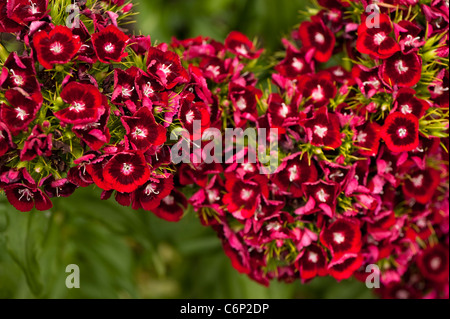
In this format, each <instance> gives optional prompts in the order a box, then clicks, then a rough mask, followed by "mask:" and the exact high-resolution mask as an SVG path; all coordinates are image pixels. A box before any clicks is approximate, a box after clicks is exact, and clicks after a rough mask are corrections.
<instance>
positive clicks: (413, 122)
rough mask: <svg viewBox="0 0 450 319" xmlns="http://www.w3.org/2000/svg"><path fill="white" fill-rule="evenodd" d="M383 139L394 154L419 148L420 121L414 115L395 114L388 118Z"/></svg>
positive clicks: (383, 131)
mask: <svg viewBox="0 0 450 319" xmlns="http://www.w3.org/2000/svg"><path fill="white" fill-rule="evenodd" d="M381 137H382V139H383V140H384V141H385V142H386V145H387V147H388V148H389V149H390V150H391V151H392V152H397V153H398V152H407V151H412V150H414V149H415V148H416V147H417V146H419V120H418V119H417V117H416V116H414V115H413V114H403V113H401V112H394V113H391V114H389V116H388V117H387V118H386V120H385V122H384V125H383V127H382V128H381Z"/></svg>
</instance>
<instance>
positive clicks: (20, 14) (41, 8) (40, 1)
mask: <svg viewBox="0 0 450 319" xmlns="http://www.w3.org/2000/svg"><path fill="white" fill-rule="evenodd" d="M6 2H7V3H8V4H7V8H8V18H10V19H11V20H14V21H15V22H17V23H19V24H22V25H26V24H28V23H29V22H31V21H38V20H41V19H42V18H43V17H44V16H45V15H46V14H47V6H48V0H7V1H6Z"/></svg>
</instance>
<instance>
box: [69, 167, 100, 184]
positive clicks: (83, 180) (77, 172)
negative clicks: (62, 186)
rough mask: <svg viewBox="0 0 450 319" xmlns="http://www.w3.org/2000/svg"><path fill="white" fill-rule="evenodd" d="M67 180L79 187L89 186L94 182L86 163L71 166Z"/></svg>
mask: <svg viewBox="0 0 450 319" xmlns="http://www.w3.org/2000/svg"><path fill="white" fill-rule="evenodd" d="M67 180H68V181H69V182H71V183H72V184H74V185H76V186H78V187H87V186H89V185H91V184H93V183H94V181H93V180H92V177H91V175H89V173H88V172H87V170H86V164H85V163H81V164H79V165H77V166H73V167H71V168H70V169H69V171H68V172H67Z"/></svg>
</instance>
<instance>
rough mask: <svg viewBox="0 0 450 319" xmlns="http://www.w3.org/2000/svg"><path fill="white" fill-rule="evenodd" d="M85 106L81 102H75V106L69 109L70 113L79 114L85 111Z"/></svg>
mask: <svg viewBox="0 0 450 319" xmlns="http://www.w3.org/2000/svg"><path fill="white" fill-rule="evenodd" d="M85 106H86V105H85V104H84V103H81V102H73V104H72V105H71V106H70V107H69V110H70V111H75V112H77V113H79V112H81V111H84V109H85Z"/></svg>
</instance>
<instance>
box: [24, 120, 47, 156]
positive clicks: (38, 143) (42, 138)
mask: <svg viewBox="0 0 450 319" xmlns="http://www.w3.org/2000/svg"><path fill="white" fill-rule="evenodd" d="M52 137H53V135H52V134H51V133H50V134H45V133H44V131H43V130H42V127H41V126H40V125H39V124H38V125H36V126H35V127H34V128H33V130H32V131H31V135H30V136H29V137H28V139H27V140H26V141H25V143H24V145H23V149H22V150H21V151H20V160H21V161H31V160H33V159H34V158H35V157H36V156H47V157H48V156H50V155H52V145H53V143H52Z"/></svg>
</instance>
